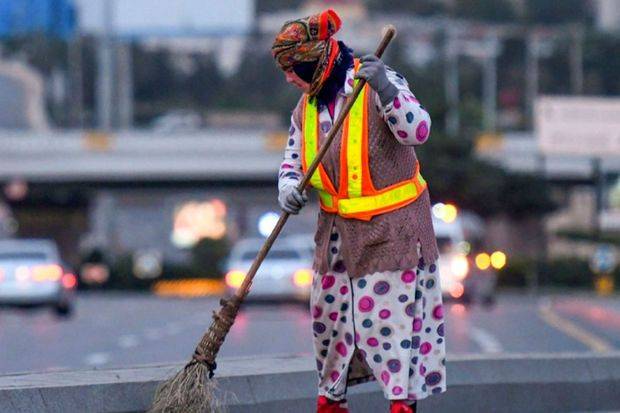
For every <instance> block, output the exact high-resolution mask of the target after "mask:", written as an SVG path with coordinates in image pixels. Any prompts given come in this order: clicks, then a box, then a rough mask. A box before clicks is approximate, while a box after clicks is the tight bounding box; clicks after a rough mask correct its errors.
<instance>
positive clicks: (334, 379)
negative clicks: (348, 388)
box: [329, 370, 340, 381]
mask: <svg viewBox="0 0 620 413" xmlns="http://www.w3.org/2000/svg"><path fill="white" fill-rule="evenodd" d="M329 377H331V379H332V381H336V380H338V377H340V373H338V372H337V371H336V370H334V371H332V374H330V375H329Z"/></svg>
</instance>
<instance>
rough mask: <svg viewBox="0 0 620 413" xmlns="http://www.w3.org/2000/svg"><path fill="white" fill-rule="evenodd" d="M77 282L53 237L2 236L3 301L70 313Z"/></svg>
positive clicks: (0, 282) (0, 283)
mask: <svg viewBox="0 0 620 413" xmlns="http://www.w3.org/2000/svg"><path fill="white" fill-rule="evenodd" d="M76 284H77V278H76V276H75V275H74V274H72V273H71V272H70V271H68V269H67V267H66V266H65V265H63V263H62V261H61V259H60V255H59V253H58V247H57V246H56V243H55V242H54V241H51V240H43V239H9V240H0V305H10V306H23V307H32V306H50V307H51V308H52V309H53V310H54V312H55V313H56V314H57V315H59V316H63V317H64V316H69V315H70V314H71V313H72V311H73V301H74V291H75V287H76Z"/></svg>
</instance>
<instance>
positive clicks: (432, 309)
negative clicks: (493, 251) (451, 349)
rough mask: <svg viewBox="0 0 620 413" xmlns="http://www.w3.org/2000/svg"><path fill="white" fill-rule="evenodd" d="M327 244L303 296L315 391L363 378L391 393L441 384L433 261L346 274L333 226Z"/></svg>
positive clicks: (336, 391) (404, 394) (420, 393)
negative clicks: (322, 267)
mask: <svg viewBox="0 0 620 413" xmlns="http://www.w3.org/2000/svg"><path fill="white" fill-rule="evenodd" d="M329 250H330V252H329V254H330V268H331V271H330V272H328V273H327V274H315V276H314V279H313V283H312V292H311V299H310V309H311V313H312V318H313V324H312V329H313V336H314V352H315V355H316V365H317V371H318V376H319V383H318V386H319V389H318V390H319V391H318V392H319V395H323V396H326V397H329V398H330V399H332V400H342V399H343V398H345V396H346V391H347V386H348V385H352V384H356V383H362V382H365V381H369V380H377V381H378V383H379V384H380V386H381V388H382V390H383V393H384V395H385V397H386V398H387V399H390V400H401V399H408V400H420V399H423V398H426V397H427V396H429V395H431V394H437V393H442V392H444V391H446V366H445V357H446V352H445V337H444V333H445V332H444V328H445V327H444V317H443V303H442V296H441V288H440V285H439V273H438V272H437V269H436V266H435V265H434V264H432V265H425V264H424V263H423V262H422V261H421V262H420V264H419V265H418V267H417V268H412V269H407V270H403V271H388V272H377V273H373V274H368V275H365V276H362V277H357V278H350V277H349V276H348V275H347V272H346V268H345V267H344V264H343V262H342V260H341V259H340V236H339V234H338V232H337V230H336V228H335V227H334V228H333V230H332V234H331V241H330V245H329Z"/></svg>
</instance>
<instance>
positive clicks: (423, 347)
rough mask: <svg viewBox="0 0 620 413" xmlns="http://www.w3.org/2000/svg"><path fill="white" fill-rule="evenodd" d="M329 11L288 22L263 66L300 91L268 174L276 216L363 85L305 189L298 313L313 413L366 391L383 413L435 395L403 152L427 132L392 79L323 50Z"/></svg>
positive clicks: (297, 200) (436, 296) (419, 225)
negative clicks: (311, 356)
mask: <svg viewBox="0 0 620 413" xmlns="http://www.w3.org/2000/svg"><path fill="white" fill-rule="evenodd" d="M340 27H341V20H340V18H339V16H338V15H337V14H336V13H335V12H334V11H333V10H327V11H324V12H322V13H319V14H317V15H313V16H309V17H305V18H301V19H298V20H294V21H289V22H287V23H285V24H284V26H283V27H282V29H281V31H280V32H279V33H278V34H277V36H276V39H275V41H274V43H273V47H272V54H273V56H274V58H275V61H276V64H277V65H278V66H279V67H280V69H282V70H283V71H284V74H285V77H286V80H287V82H289V83H291V84H293V85H295V86H297V87H298V88H299V89H301V90H302V91H303V94H302V96H301V98H300V99H299V102H298V103H297V105H296V107H295V109H294V111H293V114H292V117H291V127H290V131H289V139H288V143H287V146H286V148H285V151H284V160H283V162H282V164H281V166H280V172H279V182H278V187H279V197H278V200H279V203H280V206H281V208H282V209H283V210H284V211H286V212H288V213H291V214H297V213H298V212H299V210H300V209H301V208H302V207H303V206H304V205H305V204H306V203H307V201H308V197H307V194H306V193H305V192H304V193H300V192H299V190H298V189H297V186H298V185H299V182H300V180H301V179H302V177H303V174H304V172H305V171H306V170H307V168H308V166H309V165H310V164H311V163H312V161H313V160H314V158H315V157H316V155H317V153H318V151H319V148H320V147H321V145H322V144H323V142H324V140H325V137H326V136H327V134H328V133H329V131H330V129H331V128H332V125H333V123H334V121H335V119H336V118H337V116H338V114H339V113H340V111H341V110H342V108H343V106H344V104H345V102H346V100H347V97H349V96H350V95H351V94H352V91H353V89H354V87H355V85H356V82H358V81H359V79H365V80H366V81H367V83H366V85H365V86H364V88H363V89H362V92H361V94H360V95H359V97H358V98H357V100H356V101H355V103H354V104H353V106H352V108H351V110H350V112H349V113H348V115H347V117H346V118H345V121H344V124H343V127H342V129H341V131H340V132H339V133H338V134H337V135H336V137H335V139H334V141H333V144H332V145H331V146H330V147H329V148H328V149H327V152H326V155H325V157H324V158H323V160H322V162H321V164H320V166H319V168H318V169H317V171H316V172H315V173H314V174H313V176H312V177H311V180H310V184H311V185H312V187H314V189H315V190H316V191H317V193H318V198H319V203H320V212H319V216H318V224H317V230H316V234H315V242H316V252H315V257H314V264H313V266H314V270H315V275H314V278H313V283H312V292H311V303H310V310H311V316H312V321H313V323H312V329H313V337H314V350H315V355H316V367H317V371H318V402H317V409H318V410H317V411H318V412H347V411H348V409H347V403H346V395H347V386H348V385H352V384H356V383H362V382H365V381H369V380H377V382H378V383H379V384H380V386H381V388H382V390H383V393H384V395H385V397H386V398H387V399H389V400H390V406H391V412H403V413H406V412H415V408H416V400H420V399H424V398H426V397H428V396H430V395H433V394H438V393H442V392H444V391H446V367H445V337H444V331H445V327H444V317H443V303H442V296H441V288H440V280H439V273H438V271H437V265H436V261H437V258H438V252H437V244H436V241H435V234H434V231H433V225H432V221H431V210H430V201H429V194H428V188H427V184H426V182H425V181H424V178H423V177H422V173H421V165H420V162H419V161H418V160H417V157H416V154H415V150H414V146H415V145H419V144H422V143H424V142H426V140H427V139H428V137H429V133H430V127H431V120H430V117H429V115H428V113H427V112H426V111H425V110H424V108H423V107H422V106H421V105H420V103H419V101H418V100H417V98H416V97H415V95H414V94H413V93H412V92H411V90H410V88H409V85H408V83H407V81H406V79H404V78H403V77H402V76H401V75H400V74H398V73H397V72H395V71H394V70H392V69H390V68H389V67H387V66H385V65H384V63H383V62H382V61H381V60H380V59H379V58H377V57H376V56H374V55H366V56H363V57H362V58H361V59H359V60H358V59H355V58H354V57H353V53H352V50H351V49H349V48H348V47H347V46H346V45H345V44H344V43H343V42H341V41H337V40H336V39H334V37H333V36H334V34H335V33H336V32H337V31H338V30H339V29H340Z"/></svg>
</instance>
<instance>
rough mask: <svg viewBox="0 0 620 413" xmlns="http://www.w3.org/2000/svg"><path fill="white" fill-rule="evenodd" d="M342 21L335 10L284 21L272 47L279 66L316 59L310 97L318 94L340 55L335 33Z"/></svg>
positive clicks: (282, 67)
mask: <svg viewBox="0 0 620 413" xmlns="http://www.w3.org/2000/svg"><path fill="white" fill-rule="evenodd" d="M341 25H342V22H341V20H340V17H339V16H338V14H336V12H335V11H334V10H332V9H329V10H326V11H324V12H322V13H319V14H315V15H313V16H308V17H303V18H301V19H298V20H292V21H289V22H286V23H284V26H282V29H281V30H280V32H279V33H278V34H277V35H276V39H275V41H274V42H273V46H272V47H271V53H272V54H273V57H274V58H275V59H276V63H277V65H278V66H279V67H280V69H282V70H284V71H287V70H289V69H291V68H292V67H293V66H294V65H295V64H297V63H301V62H313V61H317V62H318V64H317V68H316V70H315V72H314V75H313V77H312V82H310V91H309V92H308V94H309V95H310V96H315V95H316V94H317V93H319V91H320V90H321V86H323V83H324V82H325V80H327V78H328V77H329V75H330V73H331V70H332V69H333V66H334V60H335V59H336V56H338V52H339V47H338V42H337V41H336V39H334V38H332V36H333V35H334V33H336V32H337V31H338V30H340V27H341Z"/></svg>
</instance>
